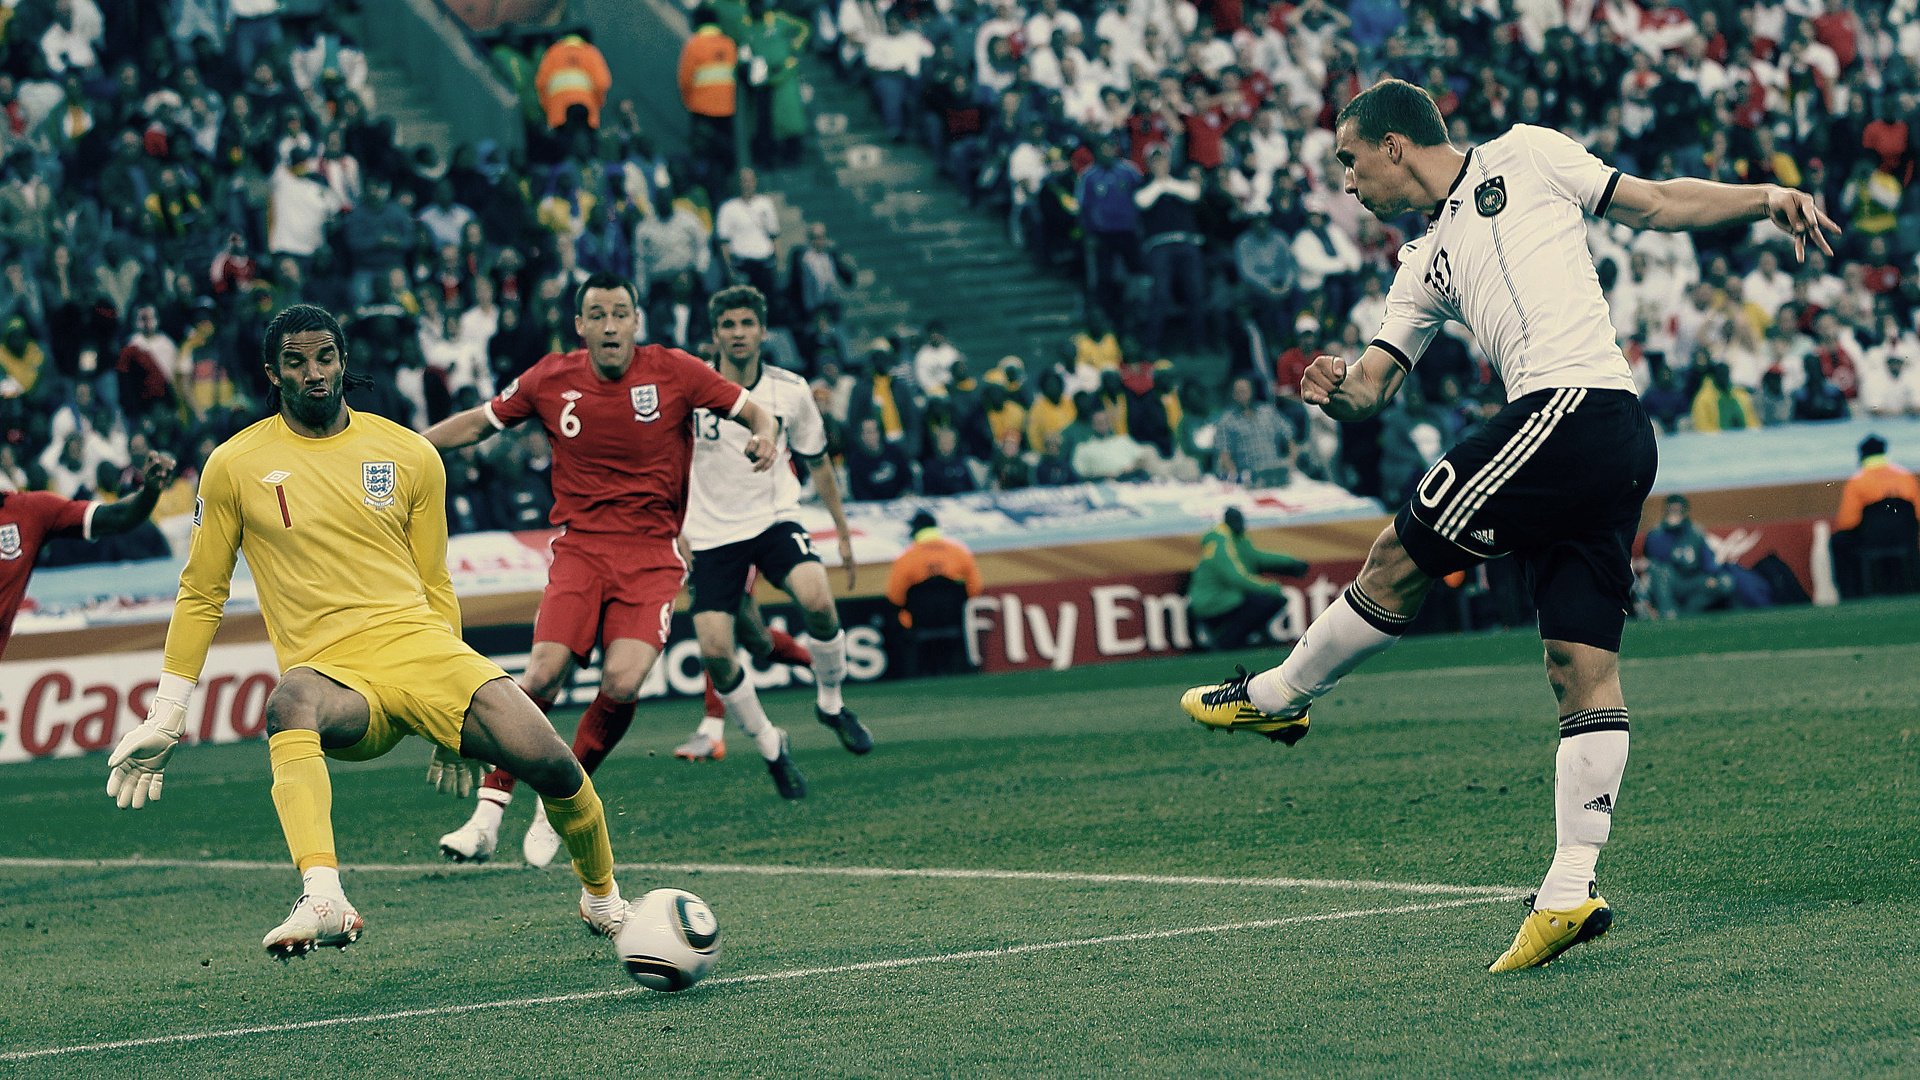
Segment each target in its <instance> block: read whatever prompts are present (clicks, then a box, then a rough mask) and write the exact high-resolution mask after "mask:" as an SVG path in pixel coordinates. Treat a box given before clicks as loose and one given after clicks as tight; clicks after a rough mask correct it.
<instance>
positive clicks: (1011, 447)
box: [987, 387, 1033, 491]
mask: <svg viewBox="0 0 1920 1080" xmlns="http://www.w3.org/2000/svg"><path fill="white" fill-rule="evenodd" d="M995 389H998V388H997V387H996V388H995ZM987 486H989V487H991V488H992V489H993V490H995V491H1018V490H1020V489H1021V488H1025V487H1032V486H1033V466H1032V465H1030V464H1028V463H1027V456H1026V436H1024V435H1022V434H1021V433H1020V432H1018V431H1008V432H1007V433H1006V434H1004V435H1002V436H1000V439H999V441H998V442H997V443H996V444H995V445H994V450H993V460H992V461H990V462H988V463H987Z"/></svg>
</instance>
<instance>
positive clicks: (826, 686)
mask: <svg viewBox="0 0 1920 1080" xmlns="http://www.w3.org/2000/svg"><path fill="white" fill-rule="evenodd" d="M807 649H808V651H810V652H812V653H813V696H814V700H815V702H816V703H817V704H818V705H819V706H820V711H821V712H826V713H837V712H839V711H840V710H841V709H843V708H845V707H846V702H845V701H844V700H842V699H841V697H840V684H841V683H843V682H845V681H847V632H846V631H845V630H841V631H840V632H839V633H837V634H835V635H833V636H832V637H830V638H828V639H827V640H825V641H822V640H820V639H819V638H817V637H814V636H813V635H812V634H808V635H807Z"/></svg>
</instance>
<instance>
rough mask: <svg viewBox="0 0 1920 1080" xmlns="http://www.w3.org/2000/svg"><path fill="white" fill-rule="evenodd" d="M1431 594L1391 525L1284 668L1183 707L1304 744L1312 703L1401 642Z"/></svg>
mask: <svg viewBox="0 0 1920 1080" xmlns="http://www.w3.org/2000/svg"><path fill="white" fill-rule="evenodd" d="M1432 588H1433V579H1432V578H1430V577H1428V576H1427V575H1426V574H1425V573H1423V572H1422V571H1421V569H1420V568H1419V567H1418V566H1416V565H1415V564H1414V561H1413V557H1412V556H1411V555H1409V554H1407V549H1406V548H1405V547H1404V546H1402V545H1401V543H1400V537H1399V536H1398V534H1396V533H1395V532H1394V527H1393V526H1392V525H1389V526H1387V527H1386V529H1384V530H1382V532H1381V533H1380V536H1379V537H1378V538H1377V539H1376V540H1375V541H1374V544H1373V550H1372V551H1370V552H1368V554H1367V562H1366V565H1365V566H1364V567H1363V568H1362V569H1361V571H1360V576H1359V578H1358V580H1356V581H1355V582H1354V583H1353V585H1352V586H1351V587H1349V588H1348V589H1347V590H1346V592H1344V593H1342V594H1341V595H1340V596H1339V598H1338V599H1336V600H1334V602H1333V603H1331V604H1329V605H1327V608H1326V610H1325V611H1322V612H1321V613H1320V617H1319V618H1317V619H1315V620H1313V625H1311V626H1309V627H1307V632H1306V633H1305V634H1304V635H1302V636H1301V638H1300V641H1299V642H1298V643H1297V644H1295V645H1294V647H1293V651H1292V652H1291V653H1289V654H1288V655H1287V659H1286V661H1285V662H1284V663H1282V664H1281V665H1280V666H1279V667H1276V668H1270V669H1268V670H1266V671H1263V672H1260V673H1259V674H1257V675H1247V674H1246V673H1245V672H1244V671H1242V672H1241V673H1240V675H1239V676H1238V677H1236V678H1233V679H1229V680H1227V681H1226V682H1224V683H1220V684H1217V685H1214V686H1197V687H1194V688H1193V689H1191V690H1188V691H1187V692H1186V694H1184V695H1183V696H1182V697H1181V699H1180V700H1181V705H1182V707H1184V708H1185V709H1186V710H1187V713H1188V715H1190V716H1192V717H1193V718H1194V719H1195V720H1197V721H1199V722H1200V723H1202V724H1205V725H1207V726H1208V727H1214V728H1222V729H1225V730H1229V731H1233V730H1243V731H1256V732H1259V733H1260V734H1263V735H1266V736H1267V737H1268V738H1270V739H1276V740H1279V741H1282V742H1286V743H1288V744H1289V745H1291V744H1292V743H1295V742H1298V741H1299V740H1300V738H1301V737H1302V736H1304V735H1305V734H1306V733H1307V711H1308V709H1309V708H1310V707H1311V706H1312V704H1313V702H1314V701H1315V700H1316V699H1318V698H1319V697H1321V696H1322V695H1324V694H1326V693H1327V692H1328V691H1330V690H1332V689H1333V688H1334V685H1335V684H1337V683H1338V682H1339V681H1340V680H1341V679H1342V678H1344V677H1346V675H1347V673H1348V672H1351V671H1352V670H1353V669H1355V668H1357V667H1359V666H1360V665H1361V664H1362V663H1365V662H1366V661H1367V659H1368V658H1370V657H1372V656H1374V655H1376V654H1378V653H1381V652H1384V651H1386V650H1387V649H1389V648H1391V647H1392V646H1393V644H1394V643H1395V642H1397V641H1399V640H1400V636H1401V635H1402V634H1404V633H1405V632H1406V629H1407V627H1408V626H1409V625H1410V624H1412V622H1413V617H1414V616H1415V615H1416V614H1418V613H1419V611H1420V605H1421V604H1422V603H1424V602H1425V601H1426V598H1427V593H1428V592H1429V591H1430V590H1431V589H1432Z"/></svg>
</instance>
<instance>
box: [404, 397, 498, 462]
mask: <svg viewBox="0 0 1920 1080" xmlns="http://www.w3.org/2000/svg"><path fill="white" fill-rule="evenodd" d="M499 430H500V429H499V428H498V427H497V426H495V425H494V422H493V421H492V420H491V419H490V418H488V416H487V407H486V406H485V405H476V406H474V407H473V408H471V409H467V410H466V411H464V412H457V413H454V414H453V415H452V416H449V417H447V418H446V419H445V420H442V421H440V422H439V423H437V424H435V425H433V426H432V427H430V428H428V429H427V430H426V431H425V432H423V434H425V435H426V437H427V441H428V442H430V443H432V444H433V445H434V448H435V449H437V450H443V451H444V450H458V449H460V448H461V447H463V446H472V445H473V444H474V443H477V442H479V441H481V440H482V439H486V438H488V437H490V436H492V435H493V434H494V433H495V432H497V431H499Z"/></svg>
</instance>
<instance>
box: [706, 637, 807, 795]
mask: <svg viewBox="0 0 1920 1080" xmlns="http://www.w3.org/2000/svg"><path fill="white" fill-rule="evenodd" d="M733 620H734V613H733V612H730V611H702V612H697V613H696V614H695V615H694V617H693V629H694V633H695V634H696V635H698V636H699V638H700V660H701V662H702V663H703V664H705V665H706V668H707V675H708V677H709V678H711V679H712V680H713V687H714V690H715V692H717V693H718V694H719V695H720V700H721V701H722V702H724V703H725V704H726V707H727V715H729V716H731V717H733V721H734V723H736V724H739V725H740V730H742V731H744V732H746V733H747V735H748V737H750V738H751V739H753V742H754V745H755V746H756V747H758V748H759V750H760V756H761V757H762V758H763V759H765V760H766V763H767V772H768V773H769V774H770V775H771V776H772V777H773V786H774V787H775V788H777V789H778V790H779V792H780V795H781V797H782V798H787V799H801V798H805V797H806V794H807V781H806V778H805V777H803V776H801V775H800V770H799V768H798V767H797V766H795V765H794V763H793V757H792V755H791V754H789V753H788V751H787V733H786V732H785V731H782V730H781V729H779V728H777V727H774V726H773V721H771V720H768V719H767V711H766V709H764V708H762V707H761V705H760V695H759V694H758V693H756V692H755V691H754V688H753V680H752V679H749V678H747V673H746V671H745V670H743V669H742V668H741V667H740V665H739V663H738V662H737V661H736V660H735V659H734V655H733V651H734V646H735V642H734V637H733Z"/></svg>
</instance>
